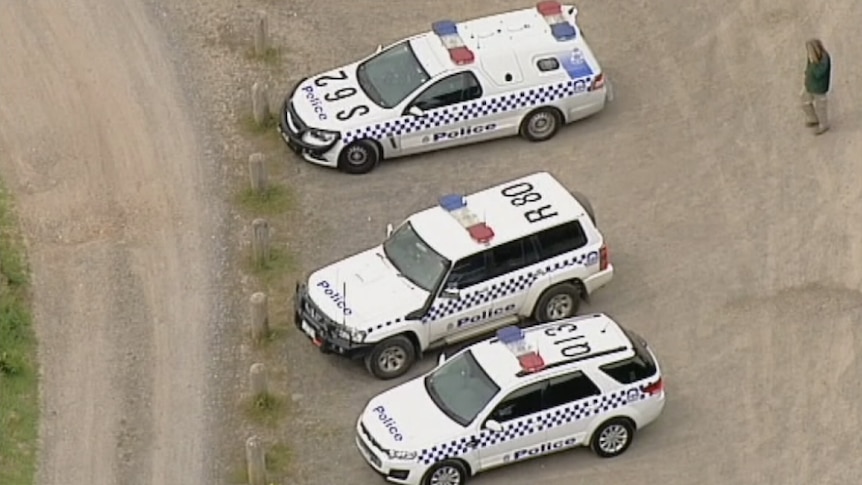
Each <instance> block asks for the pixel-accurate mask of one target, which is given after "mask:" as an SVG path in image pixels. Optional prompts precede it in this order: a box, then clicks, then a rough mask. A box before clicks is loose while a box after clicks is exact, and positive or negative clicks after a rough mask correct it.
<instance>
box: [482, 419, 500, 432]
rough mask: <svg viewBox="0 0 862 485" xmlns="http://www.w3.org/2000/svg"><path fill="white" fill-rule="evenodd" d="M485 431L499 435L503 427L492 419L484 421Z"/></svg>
mask: <svg viewBox="0 0 862 485" xmlns="http://www.w3.org/2000/svg"><path fill="white" fill-rule="evenodd" d="M485 429H489V430H491V431H493V432H495V433H501V432H502V431H503V425H502V424H500V423H498V422H496V421H494V420H493V419H489V420H487V421H485Z"/></svg>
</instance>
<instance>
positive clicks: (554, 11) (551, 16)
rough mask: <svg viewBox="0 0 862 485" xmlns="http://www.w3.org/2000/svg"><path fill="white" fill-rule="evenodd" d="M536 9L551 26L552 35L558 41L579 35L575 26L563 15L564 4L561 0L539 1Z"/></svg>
mask: <svg viewBox="0 0 862 485" xmlns="http://www.w3.org/2000/svg"><path fill="white" fill-rule="evenodd" d="M536 10H538V11H539V14H540V15H541V16H542V17H544V18H545V22H547V23H548V25H550V26H551V35H553V36H554V38H555V39H557V40H558V41H561V42H562V41H565V40H572V39H574V38H575V37H576V36H577V35H578V34H577V31H576V30H575V26H574V25H572V24H570V23H569V21H568V20H566V17H565V16H563V6H562V5H560V2H556V1H553V0H549V1H544V2H539V3H537V4H536Z"/></svg>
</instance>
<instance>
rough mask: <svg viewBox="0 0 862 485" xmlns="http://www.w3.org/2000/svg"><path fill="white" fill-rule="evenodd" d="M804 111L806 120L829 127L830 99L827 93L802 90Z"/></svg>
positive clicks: (821, 126)
mask: <svg viewBox="0 0 862 485" xmlns="http://www.w3.org/2000/svg"><path fill="white" fill-rule="evenodd" d="M801 97H802V111H804V112H805V122H806V123H810V124H812V125H818V126H819V127H820V128H829V112H828V108H827V105H828V101H827V99H826V95H825V94H812V93H809V92H808V91H805V90H804V89H803V90H802V95H801Z"/></svg>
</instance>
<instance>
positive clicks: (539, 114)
mask: <svg viewBox="0 0 862 485" xmlns="http://www.w3.org/2000/svg"><path fill="white" fill-rule="evenodd" d="M561 124H563V117H562V116H561V115H560V112H559V111H557V110H556V109H554V108H539V109H537V110H536V111H533V112H532V113H530V114H528V115H527V116H526V118H524V121H522V122H521V136H523V137H524V138H526V139H527V140H529V141H546V140H550V139H551V138H553V137H554V135H556V134H557V131H559V129H560V125H561Z"/></svg>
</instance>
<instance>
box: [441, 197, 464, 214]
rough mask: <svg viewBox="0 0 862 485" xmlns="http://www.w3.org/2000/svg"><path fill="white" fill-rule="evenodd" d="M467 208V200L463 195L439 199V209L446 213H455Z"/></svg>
mask: <svg viewBox="0 0 862 485" xmlns="http://www.w3.org/2000/svg"><path fill="white" fill-rule="evenodd" d="M466 206H467V199H466V198H465V197H464V196H463V195H458V194H450V195H444V196H443V197H440V207H442V208H444V209H446V211H447V212H452V211H456V210H458V209H462V208H464V207H466Z"/></svg>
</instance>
